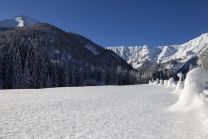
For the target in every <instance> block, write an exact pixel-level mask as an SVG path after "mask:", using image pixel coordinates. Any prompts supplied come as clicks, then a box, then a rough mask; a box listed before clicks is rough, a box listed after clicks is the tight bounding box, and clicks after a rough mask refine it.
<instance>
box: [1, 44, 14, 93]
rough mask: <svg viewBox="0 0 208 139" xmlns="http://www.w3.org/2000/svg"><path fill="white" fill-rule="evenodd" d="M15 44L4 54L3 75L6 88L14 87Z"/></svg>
mask: <svg viewBox="0 0 208 139" xmlns="http://www.w3.org/2000/svg"><path fill="white" fill-rule="evenodd" d="M14 55H15V54H14V46H13V43H12V44H11V45H10V47H9V49H8V51H7V52H6V54H5V55H4V59H3V75H4V88H5V89H12V74H13V63H14Z"/></svg>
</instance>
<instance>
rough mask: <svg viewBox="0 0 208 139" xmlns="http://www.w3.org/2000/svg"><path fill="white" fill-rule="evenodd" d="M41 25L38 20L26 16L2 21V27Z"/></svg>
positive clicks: (0, 23)
mask: <svg viewBox="0 0 208 139" xmlns="http://www.w3.org/2000/svg"><path fill="white" fill-rule="evenodd" d="M37 23H41V22H40V21H38V20H35V19H32V18H30V17H27V16H25V15H21V16H18V17H14V18H11V19H4V20H0V27H23V26H30V25H33V24H37Z"/></svg>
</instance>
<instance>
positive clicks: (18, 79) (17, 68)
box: [12, 50, 22, 89]
mask: <svg viewBox="0 0 208 139" xmlns="http://www.w3.org/2000/svg"><path fill="white" fill-rule="evenodd" d="M13 64H14V65H13V74H12V88H13V89H20V88H22V63H21V56H20V52H19V50H18V51H17V54H16V55H15V59H14V63H13Z"/></svg>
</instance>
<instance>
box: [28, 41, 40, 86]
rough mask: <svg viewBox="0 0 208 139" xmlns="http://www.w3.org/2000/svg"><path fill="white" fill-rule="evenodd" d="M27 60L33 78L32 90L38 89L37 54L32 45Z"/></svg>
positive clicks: (31, 82) (31, 81)
mask: <svg viewBox="0 0 208 139" xmlns="http://www.w3.org/2000/svg"><path fill="white" fill-rule="evenodd" d="M27 60H28V68H29V72H30V76H31V80H30V88H38V74H37V52H36V48H35V47H34V46H33V45H31V46H30V47H29V48H28V50H27Z"/></svg>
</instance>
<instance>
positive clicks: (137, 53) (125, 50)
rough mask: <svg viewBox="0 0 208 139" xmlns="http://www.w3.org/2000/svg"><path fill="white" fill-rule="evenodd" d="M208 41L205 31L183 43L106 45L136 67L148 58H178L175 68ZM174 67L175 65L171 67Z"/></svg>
mask: <svg viewBox="0 0 208 139" xmlns="http://www.w3.org/2000/svg"><path fill="white" fill-rule="evenodd" d="M207 43H208V33H203V34H202V35H200V36H199V37H197V38H195V39H192V40H190V41H188V42H186V43H184V44H181V45H168V46H147V45H144V46H129V47H125V46H115V47H106V49H109V50H111V51H113V52H115V53H116V54H117V55H119V56H120V57H122V58H123V59H125V60H126V61H127V63H129V64H131V65H132V66H133V67H134V68H135V69H137V68H140V67H142V65H143V64H144V63H145V61H146V60H149V61H150V62H151V63H152V64H159V63H166V62H168V61H170V60H176V61H177V65H175V66H176V67H174V68H175V70H178V69H179V68H180V66H181V65H182V64H183V63H185V62H187V61H188V60H189V59H191V58H192V57H193V56H194V55H195V54H196V53H197V52H199V51H200V50H201V49H202V48H203V47H204V46H205V45H206V44H207ZM171 68H173V67H171Z"/></svg>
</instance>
